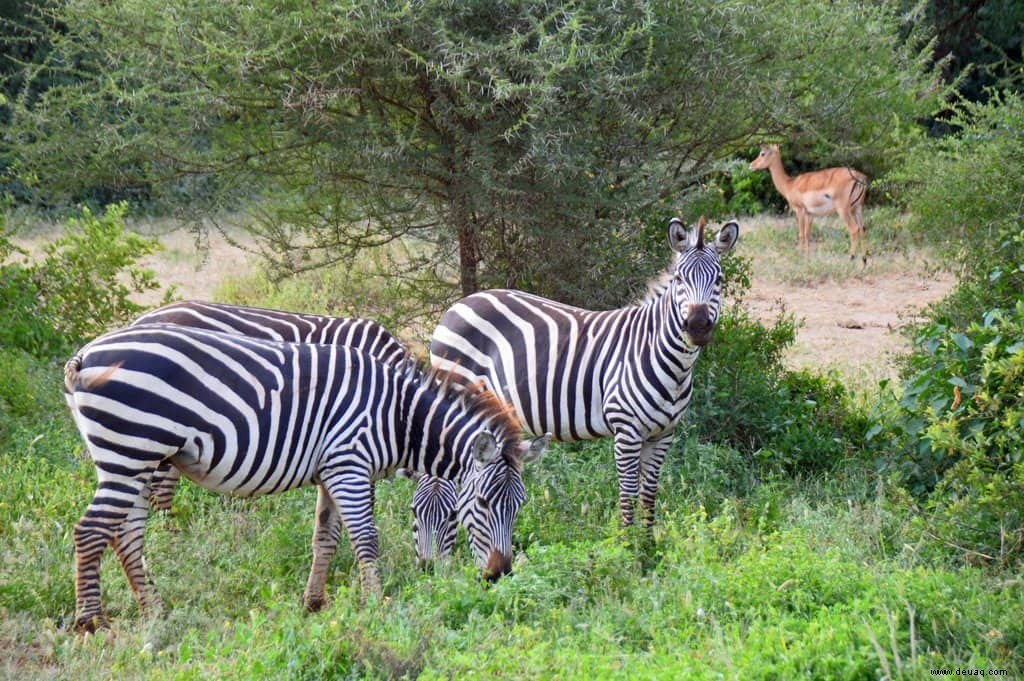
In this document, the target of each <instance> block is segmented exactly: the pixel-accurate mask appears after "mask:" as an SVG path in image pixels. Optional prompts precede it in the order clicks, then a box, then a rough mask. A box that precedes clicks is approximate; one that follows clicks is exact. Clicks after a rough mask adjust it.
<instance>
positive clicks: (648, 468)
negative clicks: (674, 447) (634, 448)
mask: <svg viewBox="0 0 1024 681" xmlns="http://www.w3.org/2000/svg"><path fill="white" fill-rule="evenodd" d="M672 434H673V433H672V431H669V433H668V434H667V435H662V436H661V437H660V438H658V439H657V440H653V441H651V442H647V443H645V444H644V448H643V450H642V452H641V454H640V509H641V510H640V513H641V517H642V519H643V524H644V527H645V528H647V529H648V530H650V529H651V528H652V527H653V526H654V504H655V501H657V499H658V478H660V477H661V466H662V464H664V463H665V453H666V452H667V451H668V447H669V445H670V444H671V443H672Z"/></svg>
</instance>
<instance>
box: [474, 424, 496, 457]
mask: <svg viewBox="0 0 1024 681" xmlns="http://www.w3.org/2000/svg"><path fill="white" fill-rule="evenodd" d="M497 456H498V442H497V440H495V439H494V436H493V435H491V434H490V433H488V432H487V431H486V430H485V431H483V432H482V433H480V434H479V435H477V436H476V439H475V440H473V458H474V459H476V460H477V461H479V462H480V463H483V464H488V463H490V462H492V461H494V459H495V458H496V457H497Z"/></svg>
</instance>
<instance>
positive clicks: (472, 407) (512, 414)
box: [405, 359, 523, 468]
mask: <svg viewBox="0 0 1024 681" xmlns="http://www.w3.org/2000/svg"><path fill="white" fill-rule="evenodd" d="M405 367H406V371H407V372H413V371H415V374H416V378H418V380H419V381H420V384H421V385H429V386H432V387H433V388H434V389H436V390H437V391H438V393H439V394H440V395H441V396H443V397H446V398H448V399H451V400H455V401H458V402H459V403H460V404H461V405H462V406H463V408H464V409H465V410H466V412H467V413H469V414H471V415H472V416H474V417H477V418H480V419H481V420H483V421H485V422H486V423H487V426H488V429H489V430H490V432H491V434H492V435H494V437H495V438H496V439H497V440H498V441H499V442H503V443H505V444H509V443H513V442H518V441H519V440H520V439H521V437H522V432H523V426H522V424H521V423H520V422H519V417H518V416H517V415H516V410H515V408H514V407H512V406H511V405H509V404H508V403H507V402H505V401H504V400H503V399H502V398H501V397H499V396H498V395H497V394H495V393H494V392H492V391H490V390H488V389H487V387H486V383H485V382H484V381H483V380H470V379H468V378H467V377H465V376H463V375H462V374H460V373H457V372H455V371H449V370H445V369H440V368H438V367H429V366H424V365H423V364H422V363H420V362H419V361H418V360H412V359H410V360H408V361H407V363H406V365H405ZM502 455H503V456H505V458H506V460H507V461H508V463H509V464H511V465H514V466H516V468H518V467H519V466H520V464H521V461H520V460H519V456H518V451H516V450H514V449H510V448H508V447H503V448H502Z"/></svg>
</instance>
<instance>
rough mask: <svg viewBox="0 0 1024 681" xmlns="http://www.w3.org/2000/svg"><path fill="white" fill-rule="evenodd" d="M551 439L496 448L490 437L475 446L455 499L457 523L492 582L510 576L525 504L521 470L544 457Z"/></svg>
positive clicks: (482, 437) (480, 437) (481, 438)
mask: <svg viewBox="0 0 1024 681" xmlns="http://www.w3.org/2000/svg"><path fill="white" fill-rule="evenodd" d="M550 439H551V436H550V435H545V436H544V437H540V438H537V439H536V440H533V441H532V442H524V441H516V442H514V443H512V442H509V443H506V445H505V446H504V447H499V446H498V442H497V440H495V438H494V436H493V435H491V434H490V433H488V432H486V431H483V432H481V433H480V434H479V435H478V436H477V437H476V439H475V440H474V442H473V461H474V463H473V469H472V472H470V473H469V475H468V476H467V478H466V480H465V482H464V484H463V487H462V491H461V493H460V494H459V499H458V518H459V522H460V523H461V524H462V526H463V527H465V528H466V533H467V534H468V536H469V546H470V549H471V550H472V551H473V557H474V559H475V560H476V562H477V565H479V566H480V568H481V569H482V570H483V574H484V577H485V578H487V579H488V580H490V581H492V582H493V581H495V580H497V579H498V578H499V577H501V576H502V575H506V574H508V573H509V572H511V571H512V525H513V523H514V522H515V519H516V515H517V514H518V513H519V507H520V506H522V505H523V501H525V500H526V489H525V488H524V487H523V480H522V477H521V476H520V469H521V468H522V465H523V464H525V463H528V462H530V461H534V460H535V459H537V458H538V457H540V455H541V454H542V453H543V452H544V448H545V447H546V446H547V444H548V442H549V441H550Z"/></svg>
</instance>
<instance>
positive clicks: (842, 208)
mask: <svg viewBox="0 0 1024 681" xmlns="http://www.w3.org/2000/svg"><path fill="white" fill-rule="evenodd" d="M765 168H767V169H768V172H770V173H771V175H772V183H773V184H774V185H775V188H776V189H777V190H779V193H780V194H782V196H783V197H784V198H785V199H786V202H787V203H788V204H789V207H790V208H791V209H792V210H793V212H794V213H796V226H797V234H798V239H799V245H800V252H801V253H807V254H810V252H811V221H812V220H813V219H814V216H815V215H831V214H832V213H838V214H839V217H840V218H842V220H843V222H845V223H846V231H847V232H849V234H850V259H851V260H852V259H853V258H855V257H856V253H857V244H858V242H859V244H860V257H861V260H862V261H863V262H864V264H867V262H868V254H867V244H866V243H865V241H864V212H863V209H864V197H865V196H866V195H867V191H868V178H867V176H866V175H865V174H864V173H862V172H860V171H859V170H854V169H853V168H850V167H847V166H843V167H840V168H826V169H825V170H814V171H811V172H807V173H803V174H801V175H796V176H795V177H790V176H789V175H787V174H786V169H785V168H783V167H782V158H781V157H780V156H779V147H778V146H776V145H774V144H772V145H770V146H763V147H761V153H759V154H758V155H757V158H755V159H754V160H753V161H751V162H750V169H751V170H764V169H765Z"/></svg>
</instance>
